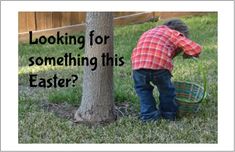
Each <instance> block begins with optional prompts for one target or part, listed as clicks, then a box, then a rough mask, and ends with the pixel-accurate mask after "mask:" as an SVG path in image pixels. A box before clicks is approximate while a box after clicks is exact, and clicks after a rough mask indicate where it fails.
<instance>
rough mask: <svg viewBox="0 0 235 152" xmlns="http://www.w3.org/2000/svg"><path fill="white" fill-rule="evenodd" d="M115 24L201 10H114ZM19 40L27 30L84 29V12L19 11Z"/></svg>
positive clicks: (38, 32) (41, 32) (37, 32)
mask: <svg viewBox="0 0 235 152" xmlns="http://www.w3.org/2000/svg"><path fill="white" fill-rule="evenodd" d="M113 14H114V24H115V25H128V24H136V23H142V22H146V21H149V20H157V19H159V18H160V19H166V18H170V17H180V16H189V15H190V16H192V15H201V14H204V13H201V12H114V13H113ZM18 15H19V16H18V19H19V40H20V41H26V40H28V32H29V31H34V35H35V36H37V35H53V34H55V33H56V32H57V31H58V30H60V32H61V33H65V32H67V33H73V32H79V31H84V29H85V24H84V22H85V16H86V12H19V14H18Z"/></svg>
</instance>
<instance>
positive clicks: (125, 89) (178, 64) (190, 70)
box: [19, 14, 217, 143]
mask: <svg viewBox="0 0 235 152" xmlns="http://www.w3.org/2000/svg"><path fill="white" fill-rule="evenodd" d="M183 20H184V21H185V22H186V23H187V24H188V25H189V27H190V35H191V36H190V37H191V39H192V40H194V41H196V42H198V43H199V44H201V45H202V46H203V52H202V54H201V56H200V62H201V63H202V64H203V65H204V68H205V69H206V72H207V83H208V88H207V98H206V100H205V102H203V103H202V104H201V108H200V111H199V113H198V114H196V115H189V116H185V117H183V118H181V119H178V120H177V121H175V122H169V121H166V120H160V121H159V122H155V123H147V124H142V123H141V122H140V121H139V120H138V119H137V117H136V116H135V115H134V116H131V115H129V116H124V117H121V118H120V119H118V120H117V121H116V122H114V123H111V124H109V125H105V126H101V125H99V126H92V127H91V126H86V125H82V124H74V123H72V122H71V121H70V120H68V119H65V118H62V117H59V116H58V115H56V114H55V113H53V112H50V111H46V110H45V109H44V108H43V106H42V105H43V104H44V103H52V104H58V105H60V104H63V103H67V104H69V105H72V106H76V107H77V106H79V104H80V100H81V93H82V75H83V69H82V67H51V66H32V67H28V58H29V57H30V56H32V55H33V56H42V57H43V56H61V55H63V54H64V53H66V52H67V53H69V52H71V53H74V54H78V53H81V54H82V53H83V52H84V50H79V49H78V48H77V46H73V45H71V46H65V45H35V46H30V45H29V44H19V142H20V143H217V15H216V14H208V15H205V16H195V17H188V18H183ZM161 23H162V21H160V22H158V23H156V22H147V23H143V24H138V25H129V26H124V27H116V28H115V31H114V36H115V37H114V49H115V53H117V54H118V55H119V56H123V57H124V60H125V65H124V66H122V67H115V68H114V85H115V88H114V91H115V103H116V104H122V103H129V104H130V105H132V106H133V108H134V111H135V112H136V111H137V112H138V111H139V100H138V98H137V95H136V93H135V91H134V88H133V80H132V77H131V65H130V56H131V53H132V49H133V48H134V47H135V45H136V43H137V40H138V38H139V36H140V35H141V34H142V33H143V32H145V31H146V30H148V29H150V28H153V27H155V26H156V25H158V24H161ZM174 65H175V67H174V71H173V76H174V77H173V80H183V81H193V82H195V83H198V84H201V85H202V84H203V81H202V78H201V75H200V72H199V71H198V64H197V63H196V62H194V61H191V60H183V59H182V57H181V56H179V57H177V58H175V59H174ZM31 73H36V74H38V76H41V77H45V78H49V77H51V76H53V75H54V74H55V73H56V74H57V75H58V76H60V77H64V78H66V77H69V76H71V75H72V74H78V76H79V78H78V80H77V82H76V87H68V88H56V89H54V88H50V89H42V88H30V87H29V82H28V76H29V74H31ZM154 94H155V96H156V98H157V94H158V93H157V91H155V92H154Z"/></svg>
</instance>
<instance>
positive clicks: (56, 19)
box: [52, 12, 62, 28]
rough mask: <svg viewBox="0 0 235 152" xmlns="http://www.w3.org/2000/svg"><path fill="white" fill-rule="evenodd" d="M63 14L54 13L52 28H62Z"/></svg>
mask: <svg viewBox="0 0 235 152" xmlns="http://www.w3.org/2000/svg"><path fill="white" fill-rule="evenodd" d="M61 20H62V13H61V12H53V13H52V28H56V27H61V22H62V21H61Z"/></svg>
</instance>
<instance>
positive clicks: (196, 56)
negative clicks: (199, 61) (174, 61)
mask: <svg viewBox="0 0 235 152" xmlns="http://www.w3.org/2000/svg"><path fill="white" fill-rule="evenodd" d="M192 57H195V58H199V54H196V55H193V56H191V55H187V54H185V53H184V54H183V58H184V59H189V58H192Z"/></svg>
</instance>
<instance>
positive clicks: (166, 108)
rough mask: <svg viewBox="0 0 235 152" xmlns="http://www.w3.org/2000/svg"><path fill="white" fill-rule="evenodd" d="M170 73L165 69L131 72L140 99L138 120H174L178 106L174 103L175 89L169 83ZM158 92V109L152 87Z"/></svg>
mask: <svg viewBox="0 0 235 152" xmlns="http://www.w3.org/2000/svg"><path fill="white" fill-rule="evenodd" d="M171 77H172V75H171V73H170V72H169V71H168V70H166V69H160V70H151V69H139V70H134V71H133V79H134V83H135V91H136V93H137V95H138V96H139V98H140V119H141V120H142V121H149V120H158V119H159V118H160V117H162V118H164V119H169V120H175V117H176V112H177V110H178V105H177V103H176V102H175V87H174V85H173V84H172V82H171ZM150 82H152V83H153V84H154V85H156V86H157V88H158V91H159V94H160V96H159V100H160V104H159V108H157V107H156V101H155V99H154V97H153V89H154V86H153V85H151V84H150Z"/></svg>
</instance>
